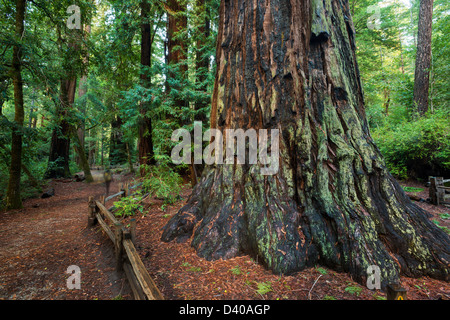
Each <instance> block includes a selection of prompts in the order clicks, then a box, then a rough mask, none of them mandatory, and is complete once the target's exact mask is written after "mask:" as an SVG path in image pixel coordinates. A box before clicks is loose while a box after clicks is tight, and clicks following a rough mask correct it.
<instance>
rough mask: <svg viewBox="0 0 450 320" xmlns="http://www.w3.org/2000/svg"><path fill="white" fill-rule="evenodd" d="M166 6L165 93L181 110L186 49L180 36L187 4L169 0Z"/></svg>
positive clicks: (183, 104)
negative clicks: (166, 66) (173, 90)
mask: <svg viewBox="0 0 450 320" xmlns="http://www.w3.org/2000/svg"><path fill="white" fill-rule="evenodd" d="M167 4H168V10H167V15H168V22H167V40H168V42H167V60H168V61H167V62H168V64H169V66H170V71H169V73H168V77H169V79H170V80H172V81H169V84H168V86H167V89H168V92H167V93H168V94H171V95H172V98H173V100H174V105H175V107H177V108H179V109H180V110H182V109H183V108H184V107H187V106H188V102H187V101H186V100H185V99H184V98H183V97H182V95H181V94H180V92H181V91H182V90H183V85H182V83H183V80H185V79H186V77H187V71H188V66H187V63H186V59H187V56H186V53H187V49H186V43H185V40H184V37H183V34H182V32H185V31H186V29H187V17H186V14H185V13H186V9H187V4H186V1H184V0H169V1H168V3H167ZM180 79H181V81H180ZM173 80H177V81H176V83H177V84H175V81H173ZM170 82H171V83H170ZM172 89H176V93H173V92H172ZM186 120H187V119H184V121H182V123H186V122H187V121H186Z"/></svg>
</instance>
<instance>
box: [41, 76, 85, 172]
mask: <svg viewBox="0 0 450 320" xmlns="http://www.w3.org/2000/svg"><path fill="white" fill-rule="evenodd" d="M76 83H77V80H76V77H72V78H71V79H63V80H61V86H60V98H59V100H60V101H59V103H58V106H57V109H58V110H57V116H56V118H57V119H58V121H59V123H58V126H57V127H55V128H54V129H53V132H52V140H51V144H50V155H49V159H48V166H47V171H46V173H45V178H46V179H52V178H62V177H64V178H68V177H70V169H69V158H70V136H71V135H72V134H73V132H74V128H73V125H71V124H70V123H69V122H68V121H67V118H68V116H69V109H70V107H71V106H72V105H73V101H74V98H75V90H76Z"/></svg>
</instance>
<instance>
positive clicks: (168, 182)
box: [142, 163, 182, 205]
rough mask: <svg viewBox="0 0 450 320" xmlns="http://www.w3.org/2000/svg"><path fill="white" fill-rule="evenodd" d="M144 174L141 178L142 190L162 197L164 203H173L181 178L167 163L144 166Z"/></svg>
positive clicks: (177, 197)
mask: <svg viewBox="0 0 450 320" xmlns="http://www.w3.org/2000/svg"><path fill="white" fill-rule="evenodd" d="M145 172H146V175H145V177H144V179H143V184H142V190H143V192H144V193H146V192H149V193H150V194H151V195H153V196H155V197H157V198H160V199H163V200H164V204H165V205H167V204H173V203H174V202H175V201H176V200H178V199H179V195H180V192H181V184H182V179H181V177H180V175H179V174H178V173H177V172H175V171H174V170H172V168H170V167H169V166H168V165H167V164H164V163H162V164H158V165H156V166H145Z"/></svg>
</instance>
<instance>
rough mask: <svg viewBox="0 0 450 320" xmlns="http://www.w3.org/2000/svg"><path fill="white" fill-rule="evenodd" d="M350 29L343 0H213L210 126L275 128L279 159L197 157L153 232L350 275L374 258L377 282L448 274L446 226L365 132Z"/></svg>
mask: <svg viewBox="0 0 450 320" xmlns="http://www.w3.org/2000/svg"><path fill="white" fill-rule="evenodd" d="M353 30H354V29H353V22H352V20H351V15H350V12H349V7H348V1H332V0H324V1H314V0H305V1H300V0H269V1H265V2H261V1H257V0H253V1H250V2H249V1H244V0H230V1H222V2H221V7H220V23H219V30H218V39H217V54H216V56H217V73H216V81H215V86H214V92H213V97H212V110H211V127H212V128H217V129H219V130H220V131H222V132H224V131H223V130H224V129H238V128H240V129H243V130H246V129H249V128H253V129H255V130H259V129H278V130H279V131H280V137H279V154H278V157H277V159H278V160H279V166H278V169H279V170H278V171H277V172H276V173H275V174H274V175H263V174H262V173H261V171H260V169H261V167H263V166H264V165H263V164H262V163H261V161H258V163H256V164H250V163H249V162H248V161H247V162H246V163H245V164H244V165H239V164H236V163H234V164H232V165H220V164H216V165H209V166H207V167H206V168H205V170H204V172H203V174H202V177H201V179H199V183H198V184H197V185H196V186H195V188H194V189H193V192H192V195H191V196H190V198H189V200H188V202H187V204H186V205H185V206H184V207H183V208H182V209H181V210H180V211H179V212H178V214H177V215H175V216H174V217H173V218H172V219H171V220H170V221H169V222H168V224H167V225H166V226H165V228H164V232H163V235H162V240H163V241H171V240H173V239H178V240H180V241H181V240H183V239H184V240H187V239H191V245H192V246H193V247H194V248H195V249H196V251H197V253H198V255H199V256H201V257H204V258H206V259H220V258H223V259H227V258H232V257H235V256H237V255H239V254H243V253H245V254H249V255H252V256H254V257H258V261H260V262H261V263H263V264H264V265H265V266H266V267H267V268H268V269H270V270H273V271H274V272H275V273H282V274H289V273H292V272H295V271H299V270H302V269H304V268H307V267H311V266H314V265H315V264H317V263H319V264H322V265H325V266H327V267H329V268H332V269H335V270H337V271H344V272H348V273H350V274H351V275H352V276H353V278H354V279H355V280H357V281H359V282H360V283H365V281H366V279H367V276H368V275H367V268H368V267H369V266H371V265H376V266H378V267H379V268H380V273H381V274H380V276H381V283H382V287H384V286H386V284H387V283H390V282H395V281H399V275H400V274H405V275H408V276H421V275H427V276H431V277H436V278H440V279H448V275H449V271H450V270H449V261H450V239H449V236H448V235H447V234H445V233H444V232H443V231H442V230H440V229H439V228H437V227H436V225H434V224H433V223H432V222H431V221H430V220H429V217H430V215H428V214H427V213H426V212H424V211H423V210H422V209H420V208H419V207H417V206H416V205H414V204H413V203H411V201H410V200H409V198H408V197H407V196H406V195H405V193H404V192H403V190H402V188H401V187H400V186H399V184H398V183H397V182H396V180H395V179H394V178H393V177H392V176H391V174H390V173H389V172H388V171H387V169H386V166H385V163H384V160H383V158H382V156H381V154H380V151H379V149H378V148H377V147H376V146H375V144H374V141H373V139H372V138H371V136H370V133H369V128H368V125H367V120H366V115H365V108H364V100H363V93H362V87H361V81H360V75H359V71H358V67H357V63H356V55H355V38H354V31H353ZM274 146H275V145H272V144H269V145H268V148H272V147H274ZM262 147H263V148H264V147H265V145H263V146H262ZM260 149H261V145H260Z"/></svg>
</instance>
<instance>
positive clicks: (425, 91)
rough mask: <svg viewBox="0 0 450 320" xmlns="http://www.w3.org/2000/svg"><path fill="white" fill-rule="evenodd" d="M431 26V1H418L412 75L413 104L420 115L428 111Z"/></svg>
mask: <svg viewBox="0 0 450 320" xmlns="http://www.w3.org/2000/svg"><path fill="white" fill-rule="evenodd" d="M432 24H433V0H420V9H419V27H418V33H417V55H416V69H415V73H414V103H415V105H416V108H417V111H418V113H419V114H420V115H424V114H425V113H426V112H427V111H428V96H429V88H430V68H431V33H432Z"/></svg>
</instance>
